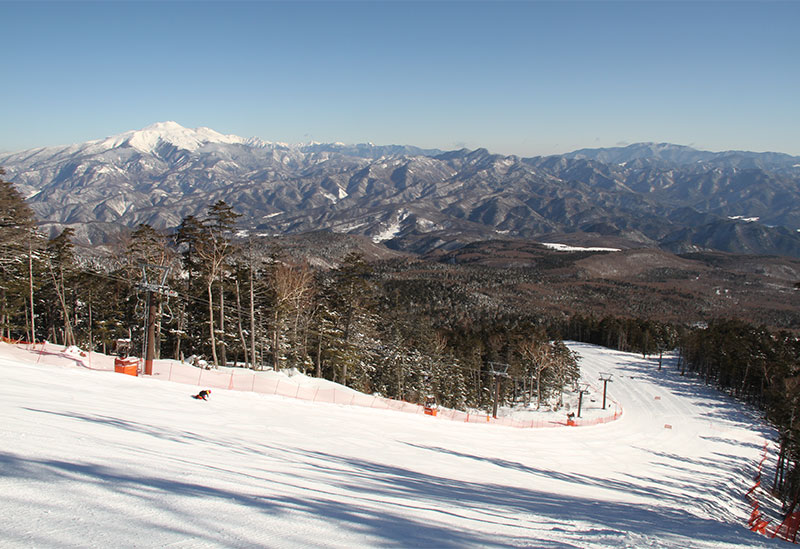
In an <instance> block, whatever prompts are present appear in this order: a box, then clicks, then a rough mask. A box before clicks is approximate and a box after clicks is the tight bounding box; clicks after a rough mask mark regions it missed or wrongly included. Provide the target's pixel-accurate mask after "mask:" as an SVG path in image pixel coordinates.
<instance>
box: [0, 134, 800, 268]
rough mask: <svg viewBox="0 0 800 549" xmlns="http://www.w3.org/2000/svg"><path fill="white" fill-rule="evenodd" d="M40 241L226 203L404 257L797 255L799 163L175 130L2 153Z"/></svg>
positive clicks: (762, 156) (681, 153) (283, 225)
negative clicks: (276, 139) (360, 239)
mask: <svg viewBox="0 0 800 549" xmlns="http://www.w3.org/2000/svg"><path fill="white" fill-rule="evenodd" d="M0 166H2V167H3V168H4V169H5V170H6V178H7V179H8V180H10V181H11V182H12V183H14V184H15V186H16V188H17V189H18V190H20V192H22V193H23V194H24V196H26V198H27V200H28V202H29V204H30V205H31V207H32V208H33V210H34V211H35V213H36V215H37V218H38V219H39V221H40V223H41V225H42V228H43V230H44V231H45V232H46V233H48V234H49V235H51V236H52V235H54V234H57V233H58V232H60V230H62V229H63V228H64V227H66V226H70V227H73V228H74V229H75V231H76V241H77V242H78V243H80V244H85V245H98V244H103V243H105V242H108V241H109V240H112V239H113V238H114V236H115V235H116V234H118V233H120V232H121V231H125V230H128V229H130V228H134V227H136V226H137V225H138V224H140V223H147V224H149V225H151V226H153V227H155V228H162V229H169V228H173V227H176V226H177V225H179V224H180V222H181V220H182V219H183V218H184V217H185V216H187V215H195V216H198V217H202V216H203V214H204V213H205V211H206V209H207V208H208V206H209V205H211V204H213V203H214V202H216V201H218V200H224V201H225V202H227V203H228V204H230V205H231V206H232V207H233V209H234V210H235V211H237V212H238V213H240V214H242V217H241V218H240V229H241V231H243V232H242V233H241V234H251V235H274V234H296V233H303V232H307V231H316V230H326V231H332V232H338V233H348V234H358V235H365V236H368V237H370V238H371V239H372V240H373V241H374V242H378V243H383V244H385V245H386V246H388V247H390V248H393V249H396V250H402V251H408V252H414V253H426V252H431V251H435V250H439V251H447V250H452V249H456V248H459V247H461V246H463V245H465V244H467V243H469V242H475V241H485V240H495V239H517V238H519V239H528V240H540V241H547V242H564V243H570V244H582V245H607V246H615V247H620V248H633V247H660V248H662V249H665V250H668V251H672V252H677V253H681V252H691V251H701V250H720V251H727V252H737V253H751V254H776V255H786V256H793V257H800V233H798V230H800V185H799V184H800V157H795V156H790V155H785V154H780V153H754V152H745V151H727V152H717V153H715V152H708V151H700V150H696V149H693V148H691V147H685V146H678V145H672V144H666V143H658V144H656V143H637V144H633V145H629V146H626V147H616V148H605V149H582V150H578V151H574V152H571V153H567V154H563V155H554V156H540V157H532V158H521V157H517V156H504V155H498V154H491V153H489V152H488V151H487V150H485V149H477V150H467V149H461V150H456V151H441V150H432V149H421V148H417V147H411V146H396V145H390V146H377V145H372V144H360V145H345V144H340V143H330V144H323V143H308V144H301V145H290V144H285V143H273V142H266V141H263V140H260V139H257V138H249V139H248V138H242V137H238V136H234V135H223V134H220V133H218V132H216V131H214V130H211V129H208V128H197V129H188V128H184V127H182V126H180V125H179V124H177V123H175V122H163V123H158V124H154V125H152V126H149V127H147V128H144V129H142V130H138V131H130V132H125V133H122V134H119V135H116V136H112V137H108V138H106V139H101V140H96V141H90V142H87V143H82V144H77V145H70V146H64V147H48V148H40V149H33V150H27V151H22V152H17V153H6V154H0Z"/></svg>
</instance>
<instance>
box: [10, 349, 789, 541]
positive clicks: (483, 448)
mask: <svg viewBox="0 0 800 549" xmlns="http://www.w3.org/2000/svg"><path fill="white" fill-rule="evenodd" d="M570 347H571V348H572V349H574V350H576V351H577V352H578V353H580V355H581V356H582V360H581V367H582V372H583V376H584V378H585V380H586V381H587V382H591V383H593V384H594V385H595V386H600V387H602V383H600V382H599V381H598V377H599V373H600V372H610V373H613V374H614V379H613V381H612V382H611V383H609V385H608V390H609V395H610V396H612V397H613V398H615V399H616V400H618V401H619V402H620V403H621V404H622V406H623V408H624V413H623V415H622V417H621V418H620V419H619V420H617V421H614V422H611V423H608V424H605V425H597V426H593V427H577V428H574V427H563V428H551V429H515V428H509V427H501V426H496V425H482V424H464V423H457V422H452V421H446V420H442V419H440V418H433V417H429V416H421V415H411V414H404V413H400V412H394V411H388V410H371V409H365V408H356V407H349V406H343V405H332V404H320V403H311V402H305V401H297V400H293V399H287V398H282V397H277V396H266V395H259V394H254V393H247V392H235V391H225V390H217V389H214V391H213V395H212V398H211V399H210V400H209V401H207V402H203V401H196V400H193V399H191V398H189V395H191V394H193V393H194V392H196V389H197V388H196V387H191V386H187V385H181V384H177V383H171V382H167V381H160V380H157V379H151V378H135V377H130V376H126V375H121V374H116V373H113V372H105V371H90V370H87V369H81V368H76V367H75V365H74V362H72V361H70V360H64V361H63V365H61V366H52V365H51V366H45V365H43V364H36V363H35V359H36V355H33V354H25V353H21V352H19V351H18V350H17V349H16V348H14V349H12V347H11V346H9V345H7V344H0V376H2V378H1V379H2V383H0V493H2V498H0V519H2V520H0V546H3V547H52V548H57V547H103V548H105V547H171V548H184V547H187V548H188V547H192V548H197V547H200V548H204V547H270V548H273V547H275V548H300V547H330V548H344V547H348V548H352V547H428V548H464V547H481V548H483V547H489V548H494V547H552V548H572V547H575V548H591V547H598V548H599V547H636V548H638V547H675V548H687V547H699V548H702V547H773V546H779V545H783V543H785V542H780V541H778V540H770V539H767V538H765V537H763V536H759V535H757V534H754V533H752V532H750V531H749V530H748V529H747V528H746V526H745V525H746V521H747V518H748V517H749V506H748V503H747V501H746V500H745V498H744V493H745V492H746V491H747V489H748V488H749V487H750V484H751V479H752V476H753V474H754V473H755V469H756V465H757V463H758V460H759V458H760V453H761V449H762V445H763V441H764V439H765V437H770V436H772V433H771V432H770V431H769V430H768V429H766V428H765V427H762V426H760V423H759V420H758V418H757V417H756V416H755V415H754V414H749V413H748V412H747V411H745V410H744V409H743V408H742V407H741V406H740V405H738V404H737V403H736V402H734V401H733V400H731V399H729V398H727V397H726V396H724V395H720V394H718V393H716V392H715V391H713V390H712V389H707V388H705V387H703V386H702V385H701V384H699V383H698V382H697V381H696V380H689V379H687V378H681V377H680V376H679V375H678V374H677V373H676V371H675V365H674V363H672V362H670V361H669V360H667V361H665V367H664V369H663V370H662V371H660V372H659V371H657V363H656V361H654V360H644V359H642V358H641V357H637V356H636V355H631V354H626V353H620V352H616V351H610V350H607V349H602V348H599V347H594V346H590V345H586V344H580V343H570ZM595 396H596V394H595ZM596 400H597V403H595V404H591V406H600V400H601V398H597V399H596ZM587 406H588V405H587ZM667 425H668V426H670V427H671V428H668V427H665V426H667ZM773 454H774V452H773ZM772 457H773V458H774V455H772ZM773 461H774V459H773ZM769 464H770V462H768V463H767V467H769ZM773 465H774V464H773ZM765 471H766V470H765Z"/></svg>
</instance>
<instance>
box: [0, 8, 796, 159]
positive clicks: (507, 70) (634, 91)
mask: <svg viewBox="0 0 800 549" xmlns="http://www.w3.org/2000/svg"><path fill="white" fill-rule="evenodd" d="M0 20H2V21H4V25H3V31H2V35H0V36H2V40H3V46H2V49H3V55H2V57H0V59H2V62H1V63H0V67H2V73H1V74H2V81H0V83H1V85H0V150H3V151H15V150H21V149H26V148H31V147H36V146H48V145H58V144H68V143H76V142H82V141H87V140H90V139H97V138H102V137H106V136H108V135H113V134H116V133H121V132H123V131H127V130H131V129H138V128H142V127H145V126H148V125H150V124H152V123H154V122H160V121H166V120H174V121H176V122H178V123H180V124H182V125H183V126H186V127H198V126H207V127H210V128H213V129H215V130H217V131H220V132H222V133H232V134H237V135H241V136H245V137H249V136H257V137H260V138H262V139H265V140H269V141H284V142H291V143H296V142H304V141H312V140H313V141H323V142H329V141H343V142H346V143H357V142H366V141H371V142H373V143H377V144H412V145H418V146H422V147H437V148H442V149H453V148H460V147H468V148H478V147H486V148H488V149H489V150H490V151H492V152H497V153H504V154H518V155H522V156H534V155H538V154H551V153H558V152H566V151H569V150H574V149H577V148H582V147H607V146H617V145H621V144H627V143H633V142H638V141H658V142H671V143H677V144H682V145H691V146H694V147H697V148H702V149H708V150H727V149H746V150H756V151H764V150H772V151H780V152H787V153H790V154H800V29H799V28H798V27H799V26H800V2H795V1H785V2H632V1H631V2H602V1H595V2H577V1H575V2H488V1H487V2H454V1H451V2H294V3H280V2H245V3H231V2H225V3H221V2H202V3H197V2H187V1H181V2H159V3H156V2H153V3H150V2H130V3H124V2H94V3H89V2H82V3H75V2H55V3H37V2H21V3H17V2H6V1H3V0H0Z"/></svg>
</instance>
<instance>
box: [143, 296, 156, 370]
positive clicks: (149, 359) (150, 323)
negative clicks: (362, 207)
mask: <svg viewBox="0 0 800 549" xmlns="http://www.w3.org/2000/svg"><path fill="white" fill-rule="evenodd" d="M147 303H148V311H147V352H146V354H145V359H144V374H145V375H147V376H151V375H153V359H154V358H155V356H156V310H157V308H156V300H155V299H153V292H148V296H147Z"/></svg>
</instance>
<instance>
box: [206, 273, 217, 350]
mask: <svg viewBox="0 0 800 549" xmlns="http://www.w3.org/2000/svg"><path fill="white" fill-rule="evenodd" d="M211 284H212V280H211V279H209V281H208V283H206V289H207V290H208V334H209V336H210V337H211V356H212V360H213V361H214V364H217V363H218V361H217V338H216V336H215V335H214V294H213V293H212V291H211Z"/></svg>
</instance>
